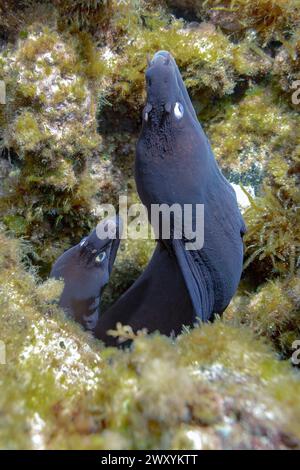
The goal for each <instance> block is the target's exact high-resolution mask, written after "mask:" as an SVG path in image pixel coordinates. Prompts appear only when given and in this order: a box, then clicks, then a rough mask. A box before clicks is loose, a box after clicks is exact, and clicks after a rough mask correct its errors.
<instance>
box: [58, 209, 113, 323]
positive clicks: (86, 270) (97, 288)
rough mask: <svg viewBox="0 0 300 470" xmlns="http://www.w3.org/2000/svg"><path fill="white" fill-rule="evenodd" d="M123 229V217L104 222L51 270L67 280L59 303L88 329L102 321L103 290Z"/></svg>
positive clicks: (68, 314)
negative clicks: (101, 303) (99, 320)
mask: <svg viewBox="0 0 300 470" xmlns="http://www.w3.org/2000/svg"><path fill="white" fill-rule="evenodd" d="M121 232H122V224H121V221H120V219H119V217H116V218H111V219H106V220H104V221H102V222H101V223H100V224H99V225H98V226H97V229H94V230H93V231H92V232H91V234H90V235H89V236H88V237H86V238H84V239H83V240H82V241H81V242H80V243H79V244H78V245H75V246H74V247H72V248H70V249H69V250H67V251H66V252H65V253H63V254H62V255H61V256H60V257H59V258H58V260H57V261H56V262H55V264H54V265H53V268H52V270H51V273H50V277H53V278H55V279H62V280H63V281H64V289H63V292H62V295H61V298H60V300H59V305H60V306H61V307H62V308H63V310H64V311H65V313H66V315H67V316H69V317H71V318H73V319H74V320H76V321H77V322H79V323H81V324H82V325H83V327H84V328H86V329H87V330H93V329H94V328H95V326H96V323H97V321H98V316H99V314H100V301H101V293H102V291H103V289H104V287H105V286H106V284H107V283H108V281H109V278H110V274H111V270H112V267H113V264H114V261H115V258H116V254H117V251H118V247H119V243H120V234H121ZM112 236H115V238H112ZM99 237H101V238H99Z"/></svg>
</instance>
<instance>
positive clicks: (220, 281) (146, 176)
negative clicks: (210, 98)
mask: <svg viewBox="0 0 300 470" xmlns="http://www.w3.org/2000/svg"><path fill="white" fill-rule="evenodd" d="M146 82H147V104H146V106H145V109H144V112H143V118H144V119H143V127H142V132H141V135H140V137H139V140H138V143H137V150H136V183H137V190H138V193H139V196H140V198H141V200H142V202H143V203H144V205H145V206H146V207H147V209H148V213H149V211H150V210H151V204H162V203H165V204H168V205H169V206H171V205H172V204H174V203H177V204H179V205H180V206H181V207H182V210H183V212H184V211H185V210H186V209H185V207H184V204H191V205H192V207H193V216H192V222H193V227H195V225H196V222H197V220H196V210H195V208H196V205H197V204H203V205H204V244H203V247H202V248H201V249H199V250H187V249H186V245H187V240H186V238H189V237H187V234H186V233H185V230H184V229H183V239H181V240H177V239H175V238H171V239H170V240H164V243H165V244H166V245H168V246H169V249H171V251H173V252H174V253H175V256H176V259H177V262H178V264H179V266H180V269H181V272H182V274H183V277H184V279H185V283H186V286H187V289H188V291H189V294H190V297H191V300H192V303H193V307H194V310H195V313H196V314H197V316H198V317H199V318H200V319H201V320H202V321H207V320H209V319H210V317H211V315H212V313H222V312H223V311H224V310H225V308H226V307H227V305H228V304H229V302H230V300H231V298H232V296H233V295H234V293H235V291H236V289H237V286H238V284H239V281H240V277H241V272H242V262H243V241H242V237H243V235H244V233H245V231H246V228H245V224H244V221H243V218H242V216H241V213H240V211H239V208H238V204H237V199H236V195H235V192H234V189H233V188H232V187H231V185H230V183H229V182H228V181H227V180H226V178H225V177H224V176H223V175H222V173H221V171H220V169H219V167H218V165H217V162H216V160H215V157H214V155H213V152H212V149H211V146H210V143H209V141H208V139H207V137H206V135H205V133H204V131H203V129H202V127H201V125H200V123H199V122H198V120H197V117H196V113H195V111H194V109H193V106H192V103H191V100H190V98H189V96H188V93H187V90H186V88H185V86H184V83H183V80H182V78H181V75H180V72H179V70H178V67H177V65H176V63H175V61H174V59H173V58H172V57H171V55H170V54H169V53H168V52H165V51H161V52H158V53H157V54H155V56H154V58H153V60H152V61H151V62H149V64H148V69H147V71H146Z"/></svg>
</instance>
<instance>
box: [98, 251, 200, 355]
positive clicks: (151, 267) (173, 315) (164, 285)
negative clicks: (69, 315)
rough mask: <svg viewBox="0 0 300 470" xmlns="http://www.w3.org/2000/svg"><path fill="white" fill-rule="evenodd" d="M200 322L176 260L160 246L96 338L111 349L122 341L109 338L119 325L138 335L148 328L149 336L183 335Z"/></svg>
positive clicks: (106, 317) (101, 320)
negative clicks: (185, 330)
mask: <svg viewBox="0 0 300 470" xmlns="http://www.w3.org/2000/svg"><path fill="white" fill-rule="evenodd" d="M195 321H196V317H195V314H194V310H193V306H192V303H191V300H190V296H189V294H188V292H187V289H186V287H185V282H184V279H183V277H182V274H181V271H180V269H179V268H178V264H177V261H176V258H175V256H173V255H172V254H170V253H169V252H168V250H167V249H166V248H165V246H164V245H163V244H162V243H158V244H157V246H156V249H155V251H154V254H153V256H152V258H151V260H150V262H149V264H148V265H147V267H146V269H145V271H144V272H143V273H142V274H141V275H140V277H139V278H138V279H137V280H136V281H135V283H134V284H133V285H132V286H131V287H130V288H129V289H128V290H127V291H126V292H125V293H124V294H123V295H122V296H121V297H120V298H119V299H118V300H117V302H116V303H115V304H114V305H113V306H112V307H111V308H109V309H108V310H107V311H106V312H104V313H103V315H101V316H100V318H99V322H98V325H97V327H96V330H95V336H96V337H97V338H98V339H101V340H102V341H104V342H105V344H106V345H107V346H117V345H118V339H117V338H115V337H113V336H110V335H108V334H107V331H108V330H111V329H115V327H116V324H117V323H118V322H119V323H121V324H122V325H129V326H131V328H132V329H133V331H134V332H137V331H139V330H142V329H143V328H146V329H147V330H148V332H149V333H152V332H154V331H159V332H160V333H162V334H165V335H168V336H169V335H171V334H175V335H177V334H179V333H181V331H182V328H183V325H186V326H192V325H193V324H194V323H195Z"/></svg>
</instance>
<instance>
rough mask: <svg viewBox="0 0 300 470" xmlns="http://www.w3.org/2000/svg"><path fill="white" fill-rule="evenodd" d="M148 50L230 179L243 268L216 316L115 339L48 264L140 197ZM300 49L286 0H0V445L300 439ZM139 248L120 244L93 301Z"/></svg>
mask: <svg viewBox="0 0 300 470" xmlns="http://www.w3.org/2000/svg"><path fill="white" fill-rule="evenodd" d="M160 49H165V50H168V51H170V52H171V54H172V55H173V56H174V58H175V60H176V62H177V64H178V66H179V68H180V71H181V73H182V76H183V79H184V81H185V84H186V86H187V88H188V91H189V93H190V96H191V98H192V101H193V104H194V106H195V109H196V111H197V114H198V117H199V120H200V121H201V123H202V125H203V127H204V130H205V132H206V133H207V135H208V137H209V139H210V141H211V144H212V148H213V150H214V152H215V155H216V158H217V160H218V163H219V165H220V167H221V169H222V171H223V173H224V174H225V176H226V177H227V178H228V179H229V181H230V182H231V183H232V184H233V185H234V187H235V189H236V191H237V193H238V200H239V202H240V204H241V208H242V210H243V215H244V218H245V220H246V223H247V227H248V232H247V234H246V235H245V237H244V240H245V266H244V272H243V278H242V281H241V284H240V287H239V290H238V293H237V294H236V296H235V297H234V299H233V300H232V302H231V304H230V306H229V307H228V309H227V310H226V312H225V313H224V315H223V317H222V318H221V319H217V320H216V321H215V322H214V323H213V324H206V325H203V326H199V327H197V328H195V329H194V330H193V331H187V330H185V331H184V332H183V334H182V335H181V336H180V337H179V338H178V339H176V340H172V339H170V338H166V337H164V336H161V335H159V334H154V335H150V336H147V335H145V334H141V335H138V336H135V335H133V333H132V332H131V331H130V330H129V329H127V328H122V327H121V326H120V327H119V331H118V334H119V335H120V336H121V337H123V338H125V339H126V338H131V339H133V347H132V348H131V349H130V350H127V351H120V350H116V349H114V348H104V347H103V346H102V345H101V343H100V342H98V341H96V340H95V339H93V338H92V337H91V336H90V335H89V334H88V333H85V332H84V331H83V330H82V329H81V328H80V327H79V326H78V325H77V324H75V323H74V322H72V321H71V320H68V319H66V318H65V316H64V314H63V312H62V311H60V309H59V307H58V306H57V300H58V298H59V296H60V293H61V290H62V283H61V282H60V281H55V280H53V279H51V280H48V279H47V277H48V275H49V272H50V268H51V265H52V263H53V262H54V260H55V259H56V258H57V257H58V256H59V255H60V254H61V253H62V252H63V251H64V250H66V249H67V248H69V247H70V246H72V245H74V244H76V243H78V242H79V240H80V239H81V238H82V237H83V236H85V235H86V234H87V233H88V232H89V231H90V230H91V229H92V228H93V227H94V226H95V225H96V224H97V222H98V221H99V220H98V218H99V213H98V208H99V205H100V204H101V203H105V202H110V203H114V204H117V202H118V197H119V195H120V194H123V195H128V197H129V202H138V196H137V193H136V190H135V182H134V177H133V166H134V152H135V142H136V140H137V137H138V133H139V129H140V127H141V110H142V107H143V104H144V99H145V89H144V88H145V87H144V71H145V67H146V55H147V53H149V54H150V55H152V54H153V53H155V52H156V51H158V50H160ZM299 55H300V2H299V0H251V1H250V0H220V1H218V0H215V1H214V0H204V1H201V0H199V1H192V0H186V1H184V0H176V1H171V0H165V1H164V0H157V1H146V0H145V1H137V0H107V1H105V0H91V1H89V0H87V1H83V0H75V1H71V0H53V1H46V0H40V1H38V0H29V1H23V0H9V1H8V0H7V1H6V0H0V83H1V82H2V83H4V84H5V95H6V96H5V103H4V101H3V103H1V104H0V213H1V224H0V315H1V333H0V340H1V343H0V348H1V354H2V355H1V358H2V359H3V360H2V361H1V362H2V363H1V364H0V389H1V393H0V447H1V448H8V449H56V448H58V449H253V448H255V449H276V448H279V449H289V448H300V375H299V369H298V368H297V367H296V365H297V364H296V362H297V361H294V365H293V362H292V355H293V354H295V349H296V347H295V344H296V343H295V341H297V340H299V344H298V348H299V347H300V279H299V241H300V210H299V208H300V193H299V174H300V131H299V129H300V114H299V110H300V92H298V91H297V89H298V90H299V89H300V59H299ZM2 92H3V90H2ZM153 248H154V242H153V241H147V242H145V241H144V240H141V241H133V240H130V241H126V240H125V241H123V242H122V245H121V248H120V250H119V254H118V257H117V261H116V263H115V266H114V271H113V275H112V278H111V280H110V283H109V285H108V287H107V289H106V290H105V293H104V298H103V303H104V305H105V306H108V305H110V304H112V303H113V302H114V301H115V300H116V299H117V298H118V297H119V296H120V295H121V293H123V292H124V291H125V290H126V289H127V288H128V287H129V286H130V285H131V284H132V282H133V281H134V280H135V279H136V278H137V276H138V275H139V273H140V272H142V270H143V269H144V267H145V265H146V264H147V261H148V259H149V258H150V256H151V253H152V251H153ZM294 357H295V356H294ZM299 359H300V354H299Z"/></svg>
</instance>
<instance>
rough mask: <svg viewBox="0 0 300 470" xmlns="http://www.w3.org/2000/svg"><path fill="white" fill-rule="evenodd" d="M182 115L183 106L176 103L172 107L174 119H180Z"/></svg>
mask: <svg viewBox="0 0 300 470" xmlns="http://www.w3.org/2000/svg"><path fill="white" fill-rule="evenodd" d="M183 113H184V109H183V106H182V104H181V103H179V102H178V101H177V102H176V103H175V106H174V116H175V117H176V119H181V118H182V116H183Z"/></svg>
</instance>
